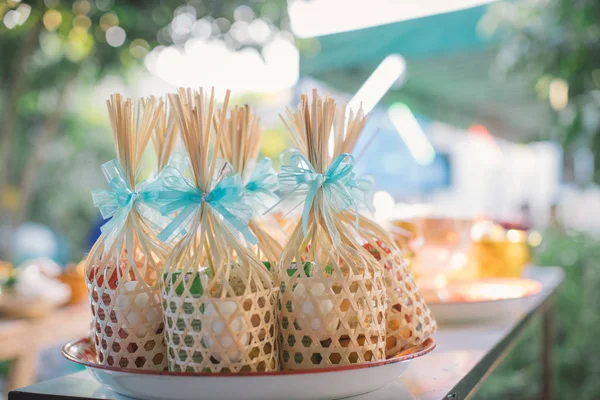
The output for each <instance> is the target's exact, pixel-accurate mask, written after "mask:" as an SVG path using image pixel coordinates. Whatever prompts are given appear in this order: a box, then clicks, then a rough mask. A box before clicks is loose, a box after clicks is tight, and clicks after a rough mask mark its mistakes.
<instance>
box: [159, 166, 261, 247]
mask: <svg viewBox="0 0 600 400" xmlns="http://www.w3.org/2000/svg"><path fill="white" fill-rule="evenodd" d="M158 180H160V181H161V184H162V190H160V191H158V192H157V193H156V198H157V201H158V202H160V203H161V204H162V206H161V207H160V212H161V214H162V215H170V214H172V213H174V212H176V211H179V214H178V215H177V216H176V217H175V218H174V219H173V221H171V223H170V224H169V225H168V226H167V227H166V228H165V229H164V230H163V231H162V232H161V233H160V234H159V235H158V238H159V239H160V240H162V241H164V242H170V241H171V240H173V239H174V238H175V237H177V236H178V235H179V234H181V233H182V232H183V231H184V230H185V228H186V227H187V225H188V224H189V223H190V222H191V220H192V218H193V216H194V214H195V212H196V211H197V210H198V209H199V208H200V207H201V206H202V204H203V203H206V204H207V205H209V206H210V207H212V208H213V209H214V210H215V211H217V212H218V213H219V214H221V216H222V217H223V219H224V220H225V221H226V222H227V223H228V224H229V225H231V226H232V227H233V228H235V229H236V230H238V231H239V232H240V233H241V234H242V235H243V236H244V237H245V238H246V240H247V241H248V242H250V243H252V244H256V243H257V240H256V237H254V235H253V234H252V232H250V230H249V229H248V226H247V225H248V222H249V221H250V218H252V209H251V208H250V207H249V206H248V205H246V204H244V203H243V202H242V201H241V199H242V192H243V188H242V185H241V179H240V176H239V175H237V174H236V175H232V176H227V177H225V178H223V179H221V180H220V181H219V182H218V183H217V184H216V186H215V187H214V188H213V189H212V190H211V191H210V192H209V193H204V192H203V191H202V190H201V189H200V188H198V187H197V186H196V185H195V184H194V183H193V182H191V181H190V180H189V179H186V178H185V177H184V176H183V175H182V174H181V172H180V171H179V169H177V168H175V167H174V166H172V165H168V166H166V167H165V168H164V169H163V170H162V172H161V174H160V176H159V178H158Z"/></svg>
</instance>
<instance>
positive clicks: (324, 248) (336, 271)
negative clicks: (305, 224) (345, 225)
mask: <svg viewBox="0 0 600 400" xmlns="http://www.w3.org/2000/svg"><path fill="white" fill-rule="evenodd" d="M312 226H313V231H312V234H311V233H309V241H308V242H309V243H306V241H304V243H303V244H304V246H301V247H303V248H304V251H303V252H302V254H301V255H297V256H296V257H295V259H296V260H298V261H300V262H292V263H289V262H288V261H287V260H288V259H289V258H286V257H288V256H289V253H288V252H287V251H286V250H290V249H292V248H294V247H295V242H296V243H297V241H298V240H299V239H301V238H302V227H301V226H300V225H299V226H298V227H297V228H296V230H295V231H294V233H293V234H292V236H291V238H290V242H289V243H288V245H287V246H286V248H285V249H284V257H283V261H282V262H283V264H282V265H287V266H288V267H287V268H286V269H283V270H280V271H279V276H280V282H281V283H280V285H281V288H280V290H281V295H280V302H279V330H280V334H279V344H280V346H281V350H280V351H281V360H282V365H283V368H284V369H287V370H298V369H309V368H324V367H328V366H333V365H348V364H356V363H362V362H366V361H374V360H383V359H384V358H385V354H384V350H385V309H386V293H385V287H384V283H383V275H382V271H381V270H380V269H379V267H378V265H377V263H376V262H374V260H373V259H371V258H370V257H369V255H368V254H367V253H366V251H362V249H361V248H360V246H359V245H358V244H355V243H354V242H353V241H352V240H351V239H349V238H346V241H345V244H344V246H339V247H337V248H335V249H333V246H332V244H331V242H330V238H329V236H328V234H327V233H326V232H324V231H323V227H317V226H316V225H312ZM340 228H341V227H340ZM305 260H314V261H305ZM298 265H301V266H302V267H301V268H298V267H297V266H298Z"/></svg>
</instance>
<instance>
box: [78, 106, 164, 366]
mask: <svg viewBox="0 0 600 400" xmlns="http://www.w3.org/2000/svg"><path fill="white" fill-rule="evenodd" d="M108 107H109V114H110V116H111V121H112V125H113V132H114V137H115V145H116V149H117V160H118V163H119V165H120V168H121V169H122V171H123V173H124V175H125V179H126V181H127V184H128V186H129V187H130V188H131V189H132V191H135V183H136V182H135V178H136V176H137V171H138V167H139V164H140V161H141V154H142V153H143V150H144V149H145V148H146V145H147V144H148V141H149V139H150V135H151V134H152V131H153V129H154V126H155V124H156V120H157V118H158V116H159V115H160V114H161V113H162V102H160V103H157V102H156V101H155V100H154V99H150V100H147V101H146V100H142V101H141V102H140V103H139V104H138V105H137V110H135V111H134V106H133V103H132V101H131V100H124V99H123V98H122V97H121V96H120V95H113V96H112V97H111V100H110V101H109V102H108ZM134 121H135V122H134ZM114 218H116V216H114V217H113V219H114ZM111 234H112V235H115V236H116V238H115V239H114V240H112V242H111V243H110V244H109V242H108V237H109V236H110V235H111ZM167 251H168V250H167V248H166V246H164V245H163V244H162V243H160V242H159V241H158V240H156V232H155V230H154V229H153V227H152V226H151V224H149V223H148V222H147V221H146V220H145V219H144V218H143V217H142V215H141V214H140V212H139V208H138V207H137V206H136V205H134V206H133V207H132V209H131V211H129V213H128V214H127V216H126V220H125V222H124V224H123V226H122V228H120V230H119V231H117V232H112V233H109V234H105V233H103V234H102V235H101V236H100V238H99V239H98V241H97V242H96V243H95V244H94V246H93V248H92V250H91V251H90V253H89V255H88V257H87V259H86V283H87V286H88V289H89V293H90V306H91V311H92V330H93V339H94V343H95V346H96V353H97V354H98V361H99V362H100V363H101V364H102V365H108V366H117V367H127V368H134V369H149V370H159V371H162V370H164V369H165V368H166V366H167V357H166V347H165V342H164V323H163V319H162V307H161V301H160V289H159V283H158V280H157V277H158V276H159V274H160V271H161V269H162V266H163V261H164V257H165V256H166V254H167Z"/></svg>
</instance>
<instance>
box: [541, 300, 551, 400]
mask: <svg viewBox="0 0 600 400" xmlns="http://www.w3.org/2000/svg"><path fill="white" fill-rule="evenodd" d="M553 338H554V305H553V304H551V305H550V306H549V307H548V308H547V309H546V311H544V314H543V315H542V397H541V398H542V400H551V399H552V342H553Z"/></svg>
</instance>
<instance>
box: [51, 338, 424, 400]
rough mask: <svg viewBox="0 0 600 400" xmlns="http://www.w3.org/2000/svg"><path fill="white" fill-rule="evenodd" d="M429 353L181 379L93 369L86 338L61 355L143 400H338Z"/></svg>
mask: <svg viewBox="0 0 600 400" xmlns="http://www.w3.org/2000/svg"><path fill="white" fill-rule="evenodd" d="M434 348H435V342H434V341H433V339H427V340H426V341H425V342H424V343H423V344H422V345H421V346H418V347H415V348H412V349H409V350H406V351H404V352H402V353H399V354H398V355H396V356H395V357H393V358H390V359H388V360H385V361H374V362H370V363H365V364H360V365H352V366H343V367H332V368H328V369H313V370H304V371H275V372H266V373H237V374H235V373H234V374H219V375H216V374H210V373H194V374H189V373H181V372H159V371H138V370H132V369H128V368H115V367H106V366H102V365H99V364H97V361H96V351H95V349H94V345H93V343H92V342H91V341H90V340H89V338H84V339H80V340H78V341H76V342H72V343H67V344H66V345H65V346H64V347H63V350H62V353H63V355H64V356H65V357H66V358H67V359H69V360H71V361H73V362H76V363H78V364H82V365H85V366H86V367H87V370H88V371H89V372H90V374H92V376H94V378H96V380H98V382H100V383H101V384H103V385H105V386H107V387H108V388H109V389H111V390H112V391H114V392H116V393H118V394H121V395H124V396H128V397H132V398H135V399H143V400H159V399H160V400H163V399H170V400H202V399H215V400H221V399H222V400H225V399H227V400H229V399H247V400H250V399H256V400H259V399H260V400H271V399H272V400H279V399H295V400H304V399H328V400H329V399H340V398H344V397H349V396H355V395H359V394H363V393H369V392H372V391H375V390H377V389H379V388H382V387H384V386H385V385H387V384H388V383H390V382H392V381H393V380H395V379H397V378H398V377H399V376H400V375H402V373H403V372H404V371H405V370H406V368H408V364H409V362H410V360H412V359H413V358H416V357H420V356H422V355H425V354H427V353H429V352H430V351H432V350H433V349H434Z"/></svg>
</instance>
